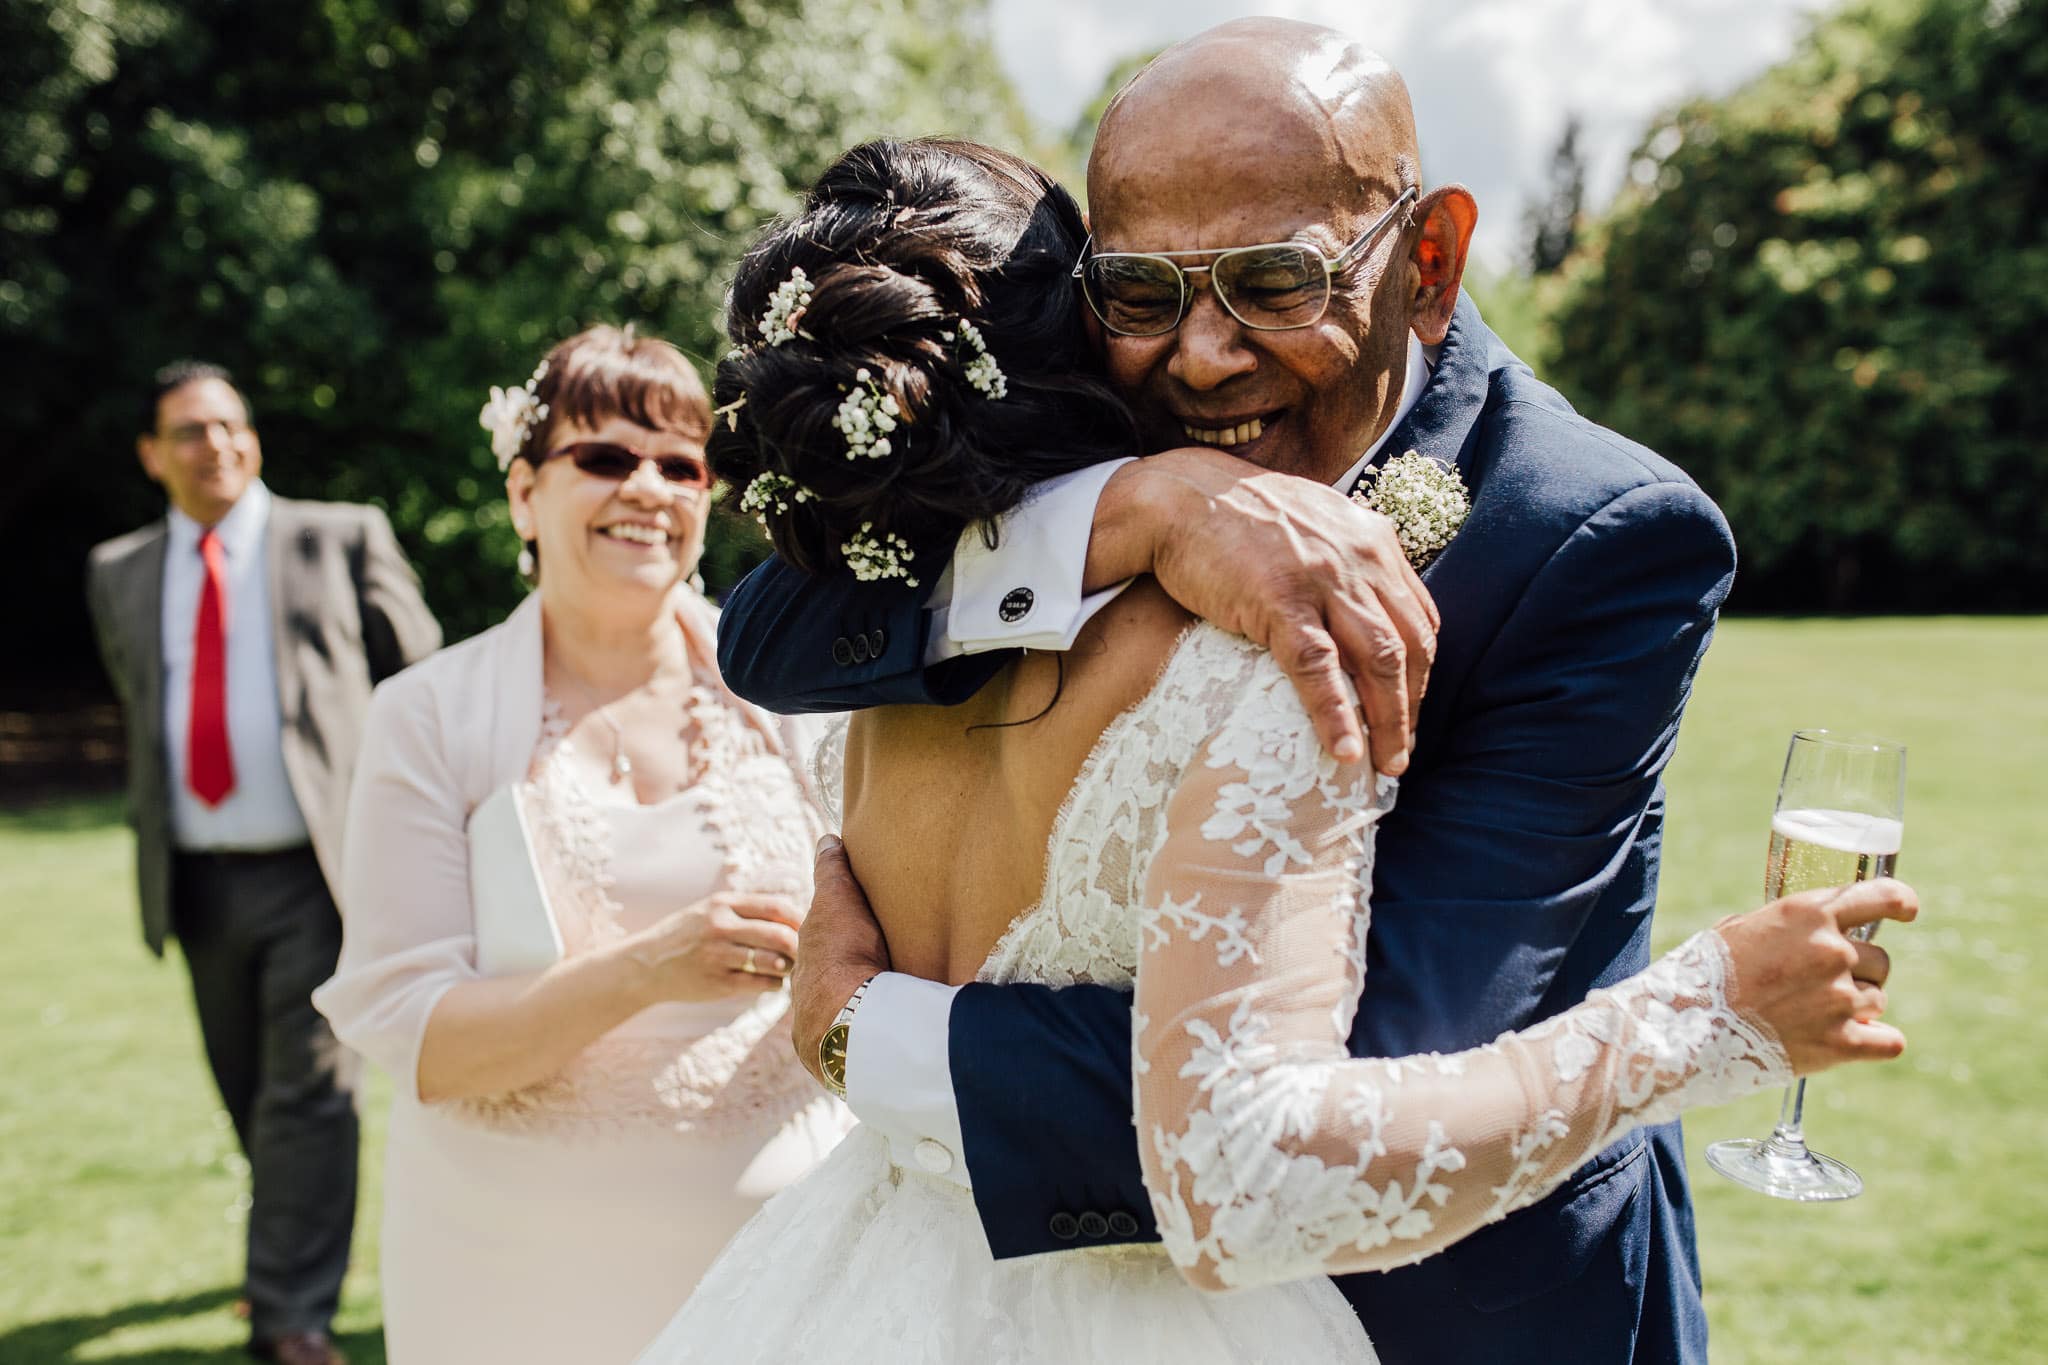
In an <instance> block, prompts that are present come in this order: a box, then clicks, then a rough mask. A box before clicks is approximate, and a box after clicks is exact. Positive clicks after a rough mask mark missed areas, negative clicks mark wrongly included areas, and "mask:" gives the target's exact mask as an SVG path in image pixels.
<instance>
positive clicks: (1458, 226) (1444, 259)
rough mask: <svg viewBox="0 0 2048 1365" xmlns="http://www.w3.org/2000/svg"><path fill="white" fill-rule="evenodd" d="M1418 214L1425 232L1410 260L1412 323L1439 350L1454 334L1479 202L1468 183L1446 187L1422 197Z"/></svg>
mask: <svg viewBox="0 0 2048 1365" xmlns="http://www.w3.org/2000/svg"><path fill="white" fill-rule="evenodd" d="M1415 216H1416V217H1417V218H1419V219H1421V220H1422V232H1421V234H1420V235H1419V236H1417V237H1416V239H1415V245H1414V247H1413V248H1412V249H1411V250H1410V252H1409V257H1408V258H1409V260H1410V261H1411V262H1413V263H1414V266H1415V299H1414V302H1413V305H1412V308H1411V312H1410V317H1411V318H1412V319H1413V322H1412V323H1411V325H1412V326H1413V327H1414V328H1415V335H1416V336H1417V337H1418V338H1419V339H1420V340H1421V341H1422V342H1423V344H1424V345H1427V346H1435V345H1439V344H1441V343H1442V341H1443V339H1444V334H1445V333H1447V332H1449V331H1450V330H1451V314H1452V312H1453V311H1455V310H1456V308H1457V306H1458V283H1459V281H1461V280H1462V279H1464V278H1465V253H1466V252H1467V251H1468V250H1470V249H1471V246H1472V229H1473V227H1474V226H1475V225H1476V224H1477V223H1478V222H1479V203H1478V201H1477V200H1475V199H1474V198H1473V197H1472V192H1471V191H1470V190H1468V189H1466V188H1465V187H1464V186H1463V185H1444V186H1440V187H1439V188H1437V189H1434V190H1431V191H1430V192H1429V193H1428V194H1425V195H1424V196H1422V199H1421V202H1419V203H1418V204H1416V206H1415Z"/></svg>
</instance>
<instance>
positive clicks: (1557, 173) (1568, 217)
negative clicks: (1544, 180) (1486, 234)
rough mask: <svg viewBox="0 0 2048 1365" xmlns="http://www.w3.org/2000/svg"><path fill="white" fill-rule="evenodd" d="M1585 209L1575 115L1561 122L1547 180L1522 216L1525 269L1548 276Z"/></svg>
mask: <svg viewBox="0 0 2048 1365" xmlns="http://www.w3.org/2000/svg"><path fill="white" fill-rule="evenodd" d="M1585 211H1586V158H1585V155H1584V154H1583V153H1581V152H1580V151H1579V116H1578V115H1577V114H1573V115H1571V116H1569V117H1568V118H1566V119H1565V121H1564V132H1563V133H1561V134H1560V135H1559V136H1558V139H1557V150H1556V151H1554V152H1552V153H1551V156H1550V183H1549V185H1547V186H1546V187H1545V189H1544V194H1543V197H1542V198H1540V199H1537V200H1535V201H1533V202H1531V203H1530V205H1529V207H1528V209H1527V210H1525V211H1524V213H1523V215H1522V227H1523V231H1524V232H1526V233H1527V234H1528V238H1529V269H1530V271H1531V272H1532V273H1534V274H1537V275H1548V274H1549V273H1550V272H1551V271H1553V270H1555V269H1557V268H1558V267H1559V266H1561V265H1563V264H1564V262H1565V257H1567V256H1569V255H1571V254H1572V247H1573V245H1574V244H1575V243H1576V242H1577V241H1578V233H1579V219H1580V217H1581V216H1582V215H1583V214H1584V213H1585Z"/></svg>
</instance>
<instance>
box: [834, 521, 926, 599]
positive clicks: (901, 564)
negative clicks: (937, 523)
mask: <svg viewBox="0 0 2048 1365" xmlns="http://www.w3.org/2000/svg"><path fill="white" fill-rule="evenodd" d="M874 531H875V524H874V523H873V522H872V521H864V522H862V523H861V524H860V529H859V530H858V531H855V532H854V533H853V535H852V536H851V537H850V538H849V539H848V540H847V542H846V543H845V544H844V545H842V546H840V547H839V553H840V554H841V555H843V556H845V558H846V567H847V568H848V569H850V570H852V571H853V576H854V577H855V578H857V579H859V580H860V581H861V582H863V583H872V582H874V581H876V580H877V579H882V578H900V579H902V580H903V581H904V583H905V584H906V585H908V586H910V587H913V588H914V587H916V586H917V580H916V579H915V578H912V577H911V576H910V569H909V567H908V566H909V564H910V561H911V560H913V559H915V558H917V552H916V551H914V550H912V549H911V548H910V542H909V541H907V540H905V539H904V538H903V537H902V536H899V535H896V534H895V533H894V532H891V533H889V534H887V535H884V536H882V537H880V538H879V539H878V538H876V536H875V534H874Z"/></svg>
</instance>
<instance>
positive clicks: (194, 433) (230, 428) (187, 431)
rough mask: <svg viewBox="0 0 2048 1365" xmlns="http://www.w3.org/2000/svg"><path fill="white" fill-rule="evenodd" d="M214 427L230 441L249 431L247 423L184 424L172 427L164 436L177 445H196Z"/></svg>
mask: <svg viewBox="0 0 2048 1365" xmlns="http://www.w3.org/2000/svg"><path fill="white" fill-rule="evenodd" d="M215 427H219V428H220V429H221V434H222V435H224V436H226V437H227V438H228V439H229V440H231V441H232V440H234V439H235V438H236V437H237V436H240V435H241V434H242V433H243V432H245V431H247V430H249V424H248V423H247V422H229V421H213V422H186V423H183V424H182V425H180V426H175V427H172V428H171V429H170V430H169V431H167V432H165V433H164V434H165V435H166V436H168V437H169V438H170V439H171V440H172V441H174V442H176V443H177V444H179V445H196V444H197V443H198V442H200V441H203V440H205V439H206V437H207V435H208V433H210V432H211V431H212V430H213V429H214V428H215Z"/></svg>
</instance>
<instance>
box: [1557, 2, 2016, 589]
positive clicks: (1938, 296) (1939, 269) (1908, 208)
mask: <svg viewBox="0 0 2048 1365" xmlns="http://www.w3.org/2000/svg"><path fill="white" fill-rule="evenodd" d="M2044 90H2048V3H2044V0H1992V3H1990V4H1986V3H1984V0H1871V2H1870V3H1864V4H1860V5H1857V6H1855V7H1854V8H1851V9H1849V10H1847V11H1844V12H1842V13H1840V14H1838V15H1836V16H1834V17H1832V18H1829V19H1827V20H1824V21H1822V22H1821V23H1819V24H1818V25H1817V26H1816V27H1815V28H1814V29H1813V30H1812V31H1811V33H1810V35H1809V36H1808V38H1807V39H1806V40H1805V42H1804V43H1803V44H1802V46H1801V49H1800V51H1799V52H1798V53H1797V54H1796V55H1795V56H1794V57H1793V58H1792V59H1791V60H1789V61H1788V62H1786V63H1785V64H1784V65H1783V66H1781V67H1779V68H1777V69H1776V70H1773V71H1772V72H1770V73H1768V74H1767V75H1765V76H1764V77H1762V78H1761V79H1759V80H1758V81H1756V82H1755V83H1754V84H1752V85H1751V86H1750V87H1748V88H1747V89H1744V90H1742V91H1740V92H1738V93H1737V94H1735V95H1733V96H1731V97H1730V98H1728V99H1727V100H1725V101H1722V102H1719V103H1705V102H1702V103H1694V104H1690V105H1688V106H1686V107H1685V108H1683V109H1681V110H1679V111H1678V112H1677V113H1676V114H1675V115H1673V116H1672V117H1671V118H1669V119H1668V120H1666V121H1664V122H1662V123H1660V124H1659V125H1658V126H1657V127H1656V128H1655V129H1654V130H1652V132H1651V133H1650V135H1649V136H1648V138H1647V139H1646V140H1645V142H1644V144H1643V146H1642V148H1641V149H1640V150H1639V151H1638V153H1637V158H1636V161H1635V163H1634V167H1633V171H1632V181H1633V184H1632V187H1631V188H1630V189H1629V190H1627V191H1626V192H1625V193H1624V194H1623V196H1622V197H1621V199H1620V201H1619V202H1618V203H1617V205H1616V206H1615V208H1614V209H1613V210H1612V211H1611V212H1610V214H1609V215H1608V216H1607V218H1606V220H1605V221H1604V222H1603V223H1602V224H1600V225H1599V227H1598V229H1597V231H1596V232H1595V233H1594V234H1593V235H1592V239H1591V240H1590V242H1587V243H1585V244H1584V245H1583V246H1582V248H1581V250H1580V251H1579V252H1578V253H1577V254H1576V255H1575V256H1574V257H1573V258H1572V260H1571V262H1570V263H1569V264H1568V265H1567V266H1566V268H1565V276H1566V280H1567V287H1566V291H1565V292H1566V297H1565V300H1564V302H1563V303H1562V304H1561V305H1560V307H1559V308H1558V310H1557V311H1556V313H1555V314H1554V315H1553V318H1552V323H1553V328H1554V336H1555V342H1556V344H1555V349H1554V352H1553V354H1552V355H1551V356H1550V357H1549V367H1548V369H1549V373H1550V375H1551V376H1552V377H1553V378H1554V379H1555V380H1556V381H1557V382H1558V383H1559V384H1560V385H1561V386H1562V387H1564V388H1565V389H1566V390H1567V392H1569V393H1571V394H1572V395H1573V396H1574V399H1575V400H1578V401H1581V402H1582V403H1583V405H1584V406H1585V407H1586V408H1588V409H1589V410H1590V412H1591V413H1592V414H1593V415H1594V416H1595V417H1597V418H1598V419H1599V420H1601V421H1604V422H1606V423H1608V424H1610V425H1612V426H1614V427H1616V428H1618V429H1620V430H1622V431H1625V432H1627V433H1629V434H1630V435H1632V436H1635V437H1638V438H1640V439H1642V440H1644V441H1646V442H1647V443H1649V444H1650V445H1651V446H1653V447H1655V448H1657V449H1659V450H1661V451H1663V452H1664V453H1666V454H1668V455H1670V456H1671V457H1672V458H1674V459H1676V460H1677V461H1678V462H1679V463H1680V464H1682V465H1683V466H1685V467H1686V468H1687V469H1688V470H1690V471H1691V472H1692V473H1693V474H1694V475H1695V476H1696V477H1697V478H1698V479H1699V480H1700V482H1701V483H1702V485H1703V486H1705V488H1706V489H1707V491H1708V492H1710V493H1711V494H1713V496H1714V497H1715V498H1716V499H1718V500H1719V501H1720V503H1721V505H1722V506H1723V508H1725V509H1726V510H1727V512H1728V515H1729V519H1730V521H1731V522H1732V523H1733V525H1734V528H1735V533H1736V538H1737V541H1738V543H1739V545H1740V547H1741V551H1742V559H1743V567H1742V575H1741V579H1740V582H1739V584H1738V589H1737V593H1738V596H1737V598H1736V600H1737V602H1738V603H1739V604H1743V605H1748V606H1753V607H1769V608H1794V609H1806V608H1814V607H1828V608H1836V609H1840V608H1857V609H1872V608H1881V609H1898V608H1909V609H1925V610H1981V609H1988V608H1989V609H2011V608H2030V609H2039V608H2040V607H2042V606H2043V605H2048V536H2044V534H2043V532H2044V521H2043V516H2042V511H2041V509H2042V506H2043V503H2044V500H2048V462H2044V460H2043V458H2042V446H2043V440H2044V437H2048V385H2044V384H2043V383H2042V382H2041V378H2040V376H2041V375H2042V373H2043V372H2044V370H2048V103H2044V101H2043V100H2042V98H2041V92H2042V91H2044Z"/></svg>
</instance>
